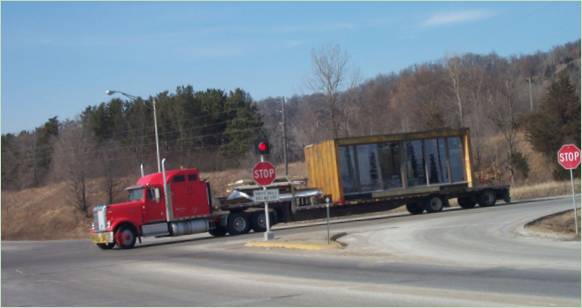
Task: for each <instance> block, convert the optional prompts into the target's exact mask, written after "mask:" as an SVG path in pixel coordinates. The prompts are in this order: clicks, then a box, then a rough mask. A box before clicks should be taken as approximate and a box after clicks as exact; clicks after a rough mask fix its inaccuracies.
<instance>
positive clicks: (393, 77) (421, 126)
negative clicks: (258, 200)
mask: <svg viewBox="0 0 582 308" xmlns="http://www.w3.org/2000/svg"><path fill="white" fill-rule="evenodd" d="M312 64H313V65H312V66H313V67H314V71H315V72H314V76H315V77H314V78H313V79H311V80H309V82H308V84H307V86H308V87H309V88H311V89H314V90H315V91H314V94H311V95H304V96H294V97H292V98H290V99H288V100H287V108H286V109H287V112H288V115H287V119H288V123H289V134H290V141H291V143H292V146H291V147H290V150H291V152H292V153H291V154H290V157H293V158H295V159H299V160H300V159H302V149H303V146H304V145H307V144H310V143H314V142H319V141H321V140H324V139H328V138H333V137H349V136H362V135H372V134H389V133H399V132H408V131H419V130H430V129H435V128H442V127H469V128H470V131H471V141H472V146H473V154H474V164H475V166H474V167H475V170H476V171H477V175H478V176H479V177H480V179H481V180H482V181H483V182H499V183H501V182H504V183H507V182H512V183H515V182H516V181H518V182H521V181H524V180H527V179H528V176H529V172H530V169H531V163H530V161H531V157H528V156H527V155H526V153H524V151H523V150H522V148H523V146H520V145H519V143H520V140H522V139H523V137H521V136H525V139H526V141H527V142H528V143H529V144H530V145H531V146H532V147H533V149H534V150H535V151H537V152H539V153H541V154H543V155H544V157H545V160H546V163H547V164H551V165H555V163H554V162H555V152H556V151H557V150H558V148H559V146H557V144H561V143H565V142H573V143H576V144H580V99H579V97H580V41H579V40H578V41H575V42H571V43H567V44H564V45H561V46H557V47H555V48H553V49H552V50H550V51H549V52H537V53H535V54H532V55H522V56H511V57H501V56H499V55H497V54H495V53H491V54H486V55H478V54H464V55H458V56H450V57H445V58H443V59H440V60H438V61H433V62H427V63H423V64H417V65H413V66H411V67H408V68H406V69H404V70H402V71H400V72H398V73H391V74H387V75H385V74H380V75H378V76H377V77H375V78H372V79H370V80H367V81H364V82H358V80H357V78H355V80H354V78H353V77H352V76H351V75H355V76H357V70H354V69H353V68H352V69H351V71H350V69H349V57H348V55H347V53H346V52H345V51H342V50H341V48H340V47H339V46H329V47H327V48H322V49H320V50H315V51H314V54H313V56H312ZM334 68H335V69H334ZM354 71H356V74H353V73H354ZM280 104H281V99H280V98H268V99H265V100H263V101H261V102H259V106H260V108H261V111H262V112H263V114H264V115H265V116H264V118H265V119H266V120H265V124H266V130H267V132H269V133H270V134H272V135H273V136H274V137H275V138H274V139H278V138H280V130H279V129H277V125H278V123H277V121H271V120H269V119H270V118H277V114H276V110H280V107H279V106H280ZM550 136H551V138H550ZM495 138H498V139H495ZM548 139H551V142H547V143H546V141H547V140H548ZM494 140H495V141H494ZM274 150H275V151H276V152H277V150H278V149H274ZM277 155H278V157H280V156H281V153H280V152H279V153H277ZM553 172H554V177H553V178H556V179H561V178H563V176H564V173H563V172H561V171H560V170H558V169H555V170H553ZM551 173H552V172H550V176H549V177H547V178H545V179H537V180H551V179H552V176H551Z"/></svg>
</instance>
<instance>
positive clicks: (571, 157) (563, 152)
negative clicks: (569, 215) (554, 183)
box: [558, 144, 580, 235]
mask: <svg viewBox="0 0 582 308" xmlns="http://www.w3.org/2000/svg"><path fill="white" fill-rule="evenodd" d="M558 163H559V164H560V166H562V167H563V168H564V169H566V170H570V184H571V186H572V206H573V207H574V228H576V235H577V234H578V215H577V213H576V199H575V194H576V192H575V190H574V175H573V173H572V170H574V169H576V168H578V166H580V149H579V148H578V147H577V146H576V145H575V144H564V145H563V146H562V147H561V148H560V150H559V151H558Z"/></svg>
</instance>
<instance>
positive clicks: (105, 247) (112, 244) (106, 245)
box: [97, 242, 115, 250]
mask: <svg viewBox="0 0 582 308" xmlns="http://www.w3.org/2000/svg"><path fill="white" fill-rule="evenodd" d="M114 246H115V242H113V243H107V244H103V243H101V244H97V247H99V248H101V249H103V250H108V249H112V248H113V247H114Z"/></svg>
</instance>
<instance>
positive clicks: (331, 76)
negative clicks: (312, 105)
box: [308, 45, 348, 138]
mask: <svg viewBox="0 0 582 308" xmlns="http://www.w3.org/2000/svg"><path fill="white" fill-rule="evenodd" d="M311 64H312V68H313V78H312V79H311V80H309V81H308V84H309V87H310V88H311V89H312V90H313V91H317V92H322V93H323V94H324V95H325V96H326V100H327V103H328V106H329V114H330V120H331V132H332V137H333V138H336V137H337V136H338V130H339V129H338V119H337V112H338V110H337V101H338V95H339V92H340V91H341V90H342V88H343V86H344V84H345V82H346V80H345V79H346V74H347V66H348V55H347V53H346V52H345V51H343V50H342V49H341V47H340V46H339V45H325V46H323V47H321V48H320V49H318V50H312V52H311Z"/></svg>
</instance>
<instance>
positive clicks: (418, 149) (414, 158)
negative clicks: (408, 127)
mask: <svg viewBox="0 0 582 308" xmlns="http://www.w3.org/2000/svg"><path fill="white" fill-rule="evenodd" d="M406 170H407V175H408V186H417V185H426V172H425V169H424V155H422V141H421V140H413V141H407V142H406Z"/></svg>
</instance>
